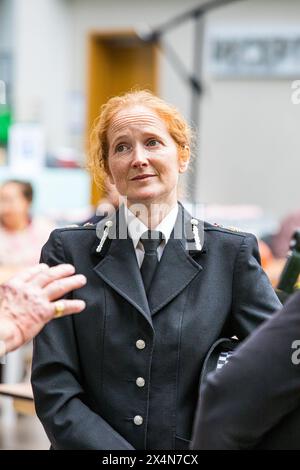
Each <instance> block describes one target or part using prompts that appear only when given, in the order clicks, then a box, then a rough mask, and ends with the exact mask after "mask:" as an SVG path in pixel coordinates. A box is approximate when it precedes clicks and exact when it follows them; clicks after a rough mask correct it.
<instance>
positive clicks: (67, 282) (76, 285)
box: [44, 274, 86, 300]
mask: <svg viewBox="0 0 300 470" xmlns="http://www.w3.org/2000/svg"><path fill="white" fill-rule="evenodd" d="M85 284H86V277H85V276H83V275H82V274H75V275H74V276H70V277H66V278H64V279H59V280H55V281H53V282H50V284H48V285H47V286H46V287H45V288H44V293H45V294H46V295H47V297H48V299H49V300H56V299H59V298H61V297H63V296H64V295H66V294H68V293H69V292H71V291H72V290H74V289H80V287H83V286H84V285H85Z"/></svg>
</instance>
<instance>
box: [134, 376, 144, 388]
mask: <svg viewBox="0 0 300 470" xmlns="http://www.w3.org/2000/svg"><path fill="white" fill-rule="evenodd" d="M135 383H136V384H137V386H138V387H144V385H145V379H143V377H138V378H137V379H136V381H135Z"/></svg>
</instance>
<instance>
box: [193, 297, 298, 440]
mask: <svg viewBox="0 0 300 470" xmlns="http://www.w3.org/2000/svg"><path fill="white" fill-rule="evenodd" d="M299 331H300V293H298V294H296V295H295V296H293V297H292V298H291V299H290V301H289V302H288V303H287V304H285V306H284V308H283V309H282V310H281V311H279V312H278V313H276V314H275V315H274V316H273V317H272V318H271V319H269V320H268V321H267V322H265V323H264V324H263V325H262V326H261V327H260V328H258V329H257V330H256V331H255V332H254V333H253V334H252V335H251V336H250V337H249V338H248V339H247V340H245V341H244V342H243V344H242V345H241V346H239V348H238V349H237V350H236V351H235V352H234V355H233V356H232V357H231V358H230V360H229V362H228V364H226V365H225V366H224V367H223V368H222V369H221V370H219V371H216V372H213V373H211V374H209V375H208V377H207V381H206V384H205V385H204V387H203V389H202V391H201V394H200V399H199V405H198V410H197V414H196V419H195V422H194V432H193V441H192V448H193V449H249V448H254V447H259V448H265V447H264V444H267V446H268V447H269V448H272V445H275V442H277V443H278V442H279V445H280V442H282V441H280V436H283V437H284V439H285V441H286V440H288V434H289V433H287V432H286V429H288V428H284V425H285V424H286V425H288V422H287V421H285V420H284V418H287V419H289V417H291V418H293V413H291V412H292V411H293V410H295V409H299V405H300V395H299V390H300V373H299V367H300V365H299V363H300V341H299V340H297V338H299V334H298V333H297V332H299ZM296 424H297V426H296V428H295V429H298V426H299V424H298V422H296ZM286 434H287V435H286ZM296 435H298V431H296ZM268 447H267V448H268ZM278 448H280V447H278Z"/></svg>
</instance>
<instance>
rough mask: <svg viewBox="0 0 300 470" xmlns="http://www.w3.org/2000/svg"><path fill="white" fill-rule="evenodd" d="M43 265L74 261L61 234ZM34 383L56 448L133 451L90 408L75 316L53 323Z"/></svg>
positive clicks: (41, 342)
mask: <svg viewBox="0 0 300 470" xmlns="http://www.w3.org/2000/svg"><path fill="white" fill-rule="evenodd" d="M41 262H44V263H47V264H48V265H50V266H53V265H56V264H60V263H64V262H68V260H66V258H65V255H64V249H63V245H62V242H61V239H60V236H59V231H58V230H55V231H54V232H52V234H51V236H50V239H49V240H48V242H47V243H46V245H45V246H44V248H43V250H42V255H41ZM83 314H84V313H83ZM31 381H32V387H33V393H34V400H35V407H36V412H37V415H38V417H39V418H40V420H41V422H42V424H43V426H44V428H45V431H46V433H47V435H48V438H49V440H50V442H51V445H52V448H54V449H95V450H105V449H111V450H118V449H121V450H132V449H133V447H132V446H131V444H129V442H127V441H126V440H125V439H124V438H123V437H122V436H121V435H120V434H118V432H116V431H115V430H114V429H113V428H112V427H111V426H110V425H109V424H108V423H107V422H106V421H104V420H103V419H102V418H101V416H99V415H98V414H97V413H95V412H93V411H92V410H91V409H90V408H89V407H88V406H87V405H86V404H85V393H84V388H83V386H82V382H81V371H80V364H79V358H78V352H77V345H76V337H75V332H74V327H73V319H72V315H71V316H66V317H63V318H60V319H56V320H53V321H52V322H50V323H49V324H48V325H46V326H45V328H44V329H43V330H42V332H41V333H40V334H39V335H38V336H37V337H36V339H35V340H34V352H33V365H32V377H31Z"/></svg>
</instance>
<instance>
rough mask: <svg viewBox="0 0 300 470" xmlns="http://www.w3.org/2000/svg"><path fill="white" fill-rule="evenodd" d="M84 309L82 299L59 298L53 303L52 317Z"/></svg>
mask: <svg viewBox="0 0 300 470" xmlns="http://www.w3.org/2000/svg"><path fill="white" fill-rule="evenodd" d="M84 309H85V302H84V301H83V300H65V299H64V300H59V301H58V302H54V303H53V318H59V317H64V316H65V315H70V314H71V313H80V312H82V310H84Z"/></svg>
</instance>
